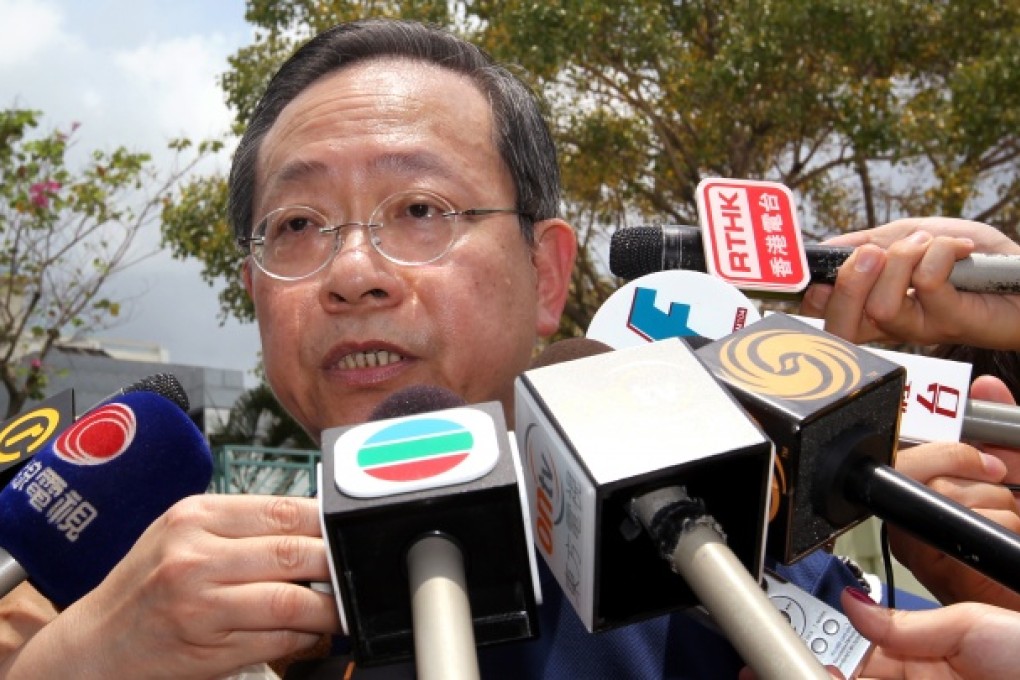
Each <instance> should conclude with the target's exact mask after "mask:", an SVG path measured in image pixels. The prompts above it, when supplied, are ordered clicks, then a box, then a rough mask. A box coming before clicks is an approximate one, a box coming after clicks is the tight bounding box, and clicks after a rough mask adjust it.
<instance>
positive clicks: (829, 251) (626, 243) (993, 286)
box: [609, 224, 1020, 294]
mask: <svg viewBox="0 0 1020 680" xmlns="http://www.w3.org/2000/svg"><path fill="white" fill-rule="evenodd" d="M804 251H805V254H806V256H807V263H808V270H809V272H810V275H811V283H835V281H836V274H837V273H838V271H839V267H840V265H842V264H843V263H844V262H845V261H846V259H847V258H848V257H849V256H850V254H851V253H852V252H853V251H854V248H851V247H846V246H825V245H819V244H810V243H809V244H805V246H804ZM609 269H610V271H611V272H613V274H614V275H616V276H619V277H621V278H623V279H627V280H631V279H636V278H638V277H640V276H644V275H645V274H651V273H652V272H658V271H664V270H668V269H689V270H693V271H699V272H707V271H708V267H707V265H706V262H705V248H704V243H703V240H702V235H701V230H700V229H699V228H698V227H692V226H687V225H677V224H670V225H663V226H641V227H626V228H623V229H617V230H616V231H615V232H614V233H613V236H612V237H611V239H610V243H609ZM949 281H950V282H951V283H952V284H953V285H954V286H955V287H956V288H957V289H958V290H963V291H970V292H976V293H1003V294H1010V293H1020V257H1016V256H1013V255H988V254H982V253H974V254H972V255H970V256H969V257H965V258H963V259H962V260H959V261H957V263H956V265H955V266H954V267H953V272H952V274H951V275H950V277H949Z"/></svg>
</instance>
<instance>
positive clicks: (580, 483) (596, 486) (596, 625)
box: [515, 339, 829, 678]
mask: <svg viewBox="0 0 1020 680" xmlns="http://www.w3.org/2000/svg"><path fill="white" fill-rule="evenodd" d="M567 342H569V341H564V342H561V343H555V344H553V345H551V346H550V347H549V349H548V350H547V353H554V352H555V356H554V357H553V358H551V359H547V358H545V357H544V355H543V356H540V357H539V359H538V360H537V361H536V364H537V366H538V367H537V368H532V369H531V370H528V371H526V372H525V373H523V374H522V375H521V376H520V377H519V378H518V379H517V382H516V385H515V412H516V419H517V430H516V433H517V437H518V446H519V448H520V449H521V456H522V460H523V462H524V467H525V479H526V481H527V484H528V495H529V499H530V502H531V504H532V515H533V516H534V518H535V519H534V521H535V535H536V543H537V546H538V549H539V552H540V553H541V554H542V556H543V557H544V558H545V560H546V562H547V564H548V565H549V567H550V570H551V571H552V573H553V574H554V575H555V577H556V579H557V580H558V581H559V583H560V585H561V587H562V588H563V590H564V593H565V594H566V596H567V599H568V600H570V602H571V604H572V605H573V607H574V609H575V611H576V612H577V613H578V616H579V617H580V618H581V620H582V623H583V624H584V625H585V627H586V628H587V629H588V630H589V631H591V632H599V631H602V630H607V629H610V628H613V627H617V626H621V625H626V624H629V623H633V622H636V621H640V620H642V619H646V618H649V617H653V616H658V615H661V614H665V613H668V612H671V611H675V610H678V609H685V608H689V607H693V606H695V605H699V604H700V605H703V606H704V607H705V608H706V609H708V611H709V612H710V614H711V615H712V617H713V620H714V621H716V623H718V625H719V626H720V628H722V629H723V631H724V632H725V634H726V636H727V637H728V639H729V640H730V642H731V643H733V645H734V647H736V649H737V651H738V652H739V653H740V655H741V656H742V657H743V658H744V660H745V661H746V662H747V663H748V664H749V665H750V666H751V667H752V668H753V669H754V670H755V671H756V672H757V673H758V676H759V677H763V678H788V677H816V678H828V677H829V676H828V674H827V673H826V672H825V670H824V669H823V668H822V666H821V665H820V664H819V662H818V660H817V659H815V658H814V657H813V656H812V654H811V652H810V651H809V650H808V649H807V647H806V646H805V645H804V643H803V642H802V641H801V639H800V638H799V637H798V636H797V634H796V633H795V632H794V630H793V629H792V628H791V627H790V626H789V624H788V623H787V621H786V620H785V619H783V618H782V616H781V615H780V614H779V612H778V610H777V609H776V608H775V607H774V606H773V605H772V603H771V601H770V600H769V599H768V597H767V596H766V595H765V593H764V592H763V591H762V589H761V587H760V585H759V580H760V578H761V573H762V557H763V547H764V538H763V536H764V532H765V516H766V512H765V508H766V504H767V500H768V489H769V478H770V471H771V466H772V460H771V459H772V446H771V442H769V441H768V440H767V439H766V438H765V435H764V434H763V433H762V432H761V430H760V429H759V428H758V427H757V426H756V425H755V424H754V422H753V421H751V420H750V419H749V418H748V416H747V414H746V413H745V412H744V411H743V409H741V407H740V406H739V405H738V404H737V403H736V402H735V400H734V399H733V398H732V396H731V395H730V394H729V393H728V392H727V391H726V390H725V389H724V388H723V387H722V386H721V385H720V384H719V383H718V382H717V381H716V380H715V379H714V378H713V377H712V376H711V374H710V373H709V372H708V371H707V370H706V369H705V367H704V366H703V365H702V364H701V363H700V361H699V360H698V359H697V357H696V356H695V355H694V353H693V351H692V350H691V349H690V347H689V346H687V345H686V344H685V343H684V342H683V341H681V340H678V339H669V340H663V341H660V342H655V343H650V344H645V345H641V346H637V347H628V348H624V349H619V350H617V351H615V352H605V353H600V352H604V350H605V349H608V348H607V346H605V345H602V344H601V343H598V342H594V341H590V340H576V341H574V343H573V344H572V345H571V349H569V350H568V349H564V348H563V347H562V346H563V345H566V344H567ZM582 343H583V344H584V345H586V346H587V347H589V348H591V350H592V352H591V354H592V355H591V356H585V357H583V358H577V359H573V357H572V356H571V354H572V353H573V352H572V349H573V348H574V347H578V346H580V345H581V344H582ZM560 360H562V362H561V363H555V362H557V361H560ZM642 529H643V530H644V531H645V532H646V533H647V534H648V536H649V537H650V538H651V539H652V540H643V541H642V540H636V539H637V538H638V535H639V533H640V531H641V530H642ZM678 574H679V575H681V576H682V577H683V578H682V579H681V578H678Z"/></svg>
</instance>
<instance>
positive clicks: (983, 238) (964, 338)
mask: <svg viewBox="0 0 1020 680" xmlns="http://www.w3.org/2000/svg"><path fill="white" fill-rule="evenodd" d="M827 243H828V244H831V245H833V246H840V247H853V248H856V250H855V252H854V255H853V256H852V257H851V258H850V259H848V260H847V264H846V265H844V266H843V267H842V268H841V269H840V273H839V276H838V278H837V280H836V282H835V286H832V287H829V286H815V287H811V288H809V289H808V291H807V292H806V294H805V296H804V300H803V302H802V307H801V310H802V313H804V314H806V315H809V316H818V317H823V318H825V328H826V330H827V331H829V332H830V333H833V334H834V335H838V336H840V337H842V338H845V339H848V340H850V341H852V342H857V343H862V342H871V341H875V340H885V339H892V340H896V341H898V342H914V343H918V344H933V343H938V342H953V343H963V344H969V345H976V346H978V347H985V348H988V349H1017V348H1020V295H1017V293H1018V292H1020V290H1018V289H1017V288H1018V286H1020V283H1018V282H1020V275H1018V274H1017V273H1016V271H1015V270H1014V271H1012V273H1010V274H1008V275H1007V276H1005V277H1002V278H1001V280H999V281H998V282H997V285H994V286H986V287H984V288H981V289H979V290H981V291H982V292H963V291H965V290H974V288H970V289H968V288H963V287H957V286H954V285H953V281H952V278H951V273H952V272H953V271H954V267H956V266H958V265H959V262H962V261H964V260H961V258H966V257H968V256H969V257H971V258H977V257H983V258H986V259H989V260H990V261H992V262H1003V263H1005V262H1013V261H1016V260H1017V259H1018V258H1017V256H1018V255H1020V245H1017V244H1016V243H1015V242H1013V241H1012V240H1010V239H1009V238H1008V237H1006V236H1005V235H1004V234H1003V233H1002V232H1000V231H998V230H996V229H994V228H992V227H989V226H987V225H983V224H979V223H977V222H970V221H967V220H956V219H949V218H925V219H905V220H898V221H896V222H892V223H890V224H887V225H884V226H881V227H877V228H875V229H868V230H864V231H860V232H853V233H849V234H843V235H841V236H838V237H836V238H833V239H831V240H830V241H828V242H827ZM908 291H910V293H909V295H908Z"/></svg>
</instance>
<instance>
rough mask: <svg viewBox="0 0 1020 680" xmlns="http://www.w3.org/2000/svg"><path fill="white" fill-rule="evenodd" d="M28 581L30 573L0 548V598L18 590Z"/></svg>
mask: <svg viewBox="0 0 1020 680" xmlns="http://www.w3.org/2000/svg"><path fill="white" fill-rule="evenodd" d="M27 579H28V573H27V572H26V571H25V569H24V567H22V566H21V565H20V564H18V561H17V560H16V559H14V558H13V557H11V554H10V553H9V552H7V551H6V550H4V549H3V548H0V597H4V596H5V595H7V593H9V592H11V591H12V590H14V589H15V588H17V587H18V586H19V585H20V584H21V583H22V582H23V581H25V580H27Z"/></svg>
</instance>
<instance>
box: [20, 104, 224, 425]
mask: <svg viewBox="0 0 1020 680" xmlns="http://www.w3.org/2000/svg"><path fill="white" fill-rule="evenodd" d="M39 116H40V113H39V112H37V111H30V110H23V109H5V110H2V111H0V383H2V384H3V389H4V390H5V392H6V395H7V398H8V399H7V416H11V415H14V414H16V413H18V412H19V411H21V409H22V407H23V406H24V405H25V402H26V401H27V400H29V399H39V398H41V397H42V396H43V389H44V388H45V386H46V382H47V373H46V357H47V355H48V354H49V353H50V351H51V350H52V349H53V347H54V344H55V343H56V342H57V341H58V340H59V339H60V338H61V337H62V336H63V335H65V334H68V333H85V332H90V331H95V330H98V329H100V328H104V327H107V326H109V325H110V324H111V323H113V322H114V320H115V319H116V318H117V316H118V314H119V312H120V304H119V303H118V302H117V301H115V300H111V299H110V298H108V297H105V296H104V295H103V293H102V289H103V287H104V286H105V284H106V283H107V281H109V279H110V277H111V276H113V275H114V274H116V273H117V272H119V271H122V270H123V269H125V268H126V267H128V266H131V265H132V264H135V263H136V262H138V261H139V260H140V259H142V258H144V257H146V256H147V255H148V254H151V253H141V254H139V253H136V252H134V250H133V249H132V245H133V244H134V241H135V237H136V236H137V235H138V234H139V233H140V232H141V230H142V229H143V228H145V227H146V226H147V225H150V224H151V223H152V222H153V221H154V220H155V219H156V218H157V217H158V216H159V208H160V206H161V205H162V203H163V201H164V200H168V193H169V191H170V189H171V187H172V186H173V185H174V184H175V183H176V182H177V181H178V180H180V179H181V177H182V176H183V175H184V174H185V173H186V172H187V171H188V170H189V169H190V168H191V167H193V165H194V164H195V163H197V162H198V160H199V159H200V158H201V157H202V156H203V155H205V154H206V153H207V152H210V151H212V150H215V149H216V148H218V146H217V144H203V145H200V146H199V147H198V154H196V157H195V158H194V160H192V161H191V162H189V163H187V164H185V165H183V166H181V167H178V168H177V169H175V170H173V171H171V172H170V173H169V174H168V175H167V176H165V177H164V178H162V179H160V178H159V176H158V175H157V173H156V171H155V170H154V169H153V168H152V167H151V165H150V162H149V161H150V158H149V156H148V155H147V154H144V153H132V152H129V151H127V150H126V149H124V148H123V147H121V148H117V149H116V150H114V151H113V152H109V153H106V152H102V151H94V152H93V153H92V154H91V156H90V158H89V159H88V161H87V162H86V163H85V164H84V167H82V168H81V169H78V170H72V169H70V168H69V167H68V166H67V160H66V154H67V152H68V150H69V149H70V148H71V146H72V144H73V143H74V135H75V133H76V131H77V129H78V126H77V124H73V125H71V127H70V129H69V130H68V131H66V132H65V131H61V130H55V131H52V132H50V133H48V134H44V135H41V136H35V137H33V136H31V135H30V133H31V131H32V129H33V128H36V127H37V125H38V121H39ZM188 146H189V143H188V142H184V141H179V142H175V143H173V144H172V147H173V148H175V149H176V150H177V152H178V154H179V153H180V152H182V151H183V150H184V149H185V148H187V147H188ZM29 352H31V353H32V356H33V358H32V360H31V361H30V362H28V363H25V362H24V361H22V359H23V358H24V357H25V356H26V354H27V353H29Z"/></svg>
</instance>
